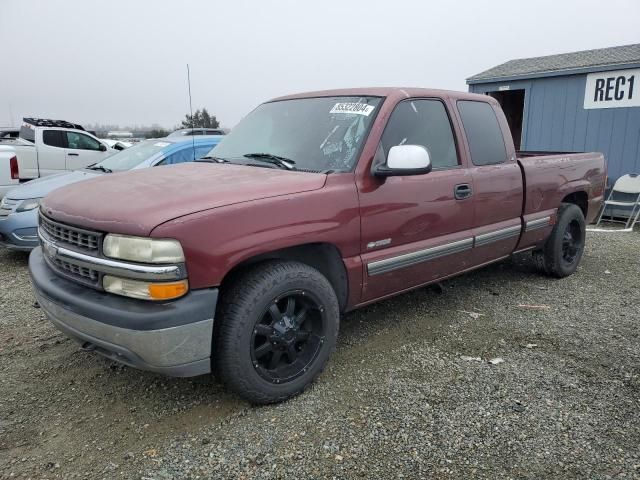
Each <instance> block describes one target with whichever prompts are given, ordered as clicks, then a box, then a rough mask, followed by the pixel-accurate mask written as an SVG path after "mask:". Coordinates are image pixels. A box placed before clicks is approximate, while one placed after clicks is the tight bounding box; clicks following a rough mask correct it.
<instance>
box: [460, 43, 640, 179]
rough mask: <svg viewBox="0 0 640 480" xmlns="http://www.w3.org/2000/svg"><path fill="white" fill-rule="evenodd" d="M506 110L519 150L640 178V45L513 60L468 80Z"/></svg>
mask: <svg viewBox="0 0 640 480" xmlns="http://www.w3.org/2000/svg"><path fill="white" fill-rule="evenodd" d="M467 84H468V85H469V91H470V92H475V93H484V94H488V95H491V96H493V97H495V98H496V99H497V100H498V101H499V102H500V104H501V105H502V108H503V110H504V111H505V115H506V116H507V120H508V122H509V125H510V126H511V129H512V132H513V136H514V143H515V144H516V148H517V149H519V150H528V151H545V152H546V151H558V152H585V151H598V152H603V153H604V154H605V158H606V159H607V166H608V175H609V185H612V184H613V182H615V180H616V179H617V178H618V177H620V176H621V175H624V174H626V173H640V44H636V45H626V46H620V47H612V48H603V49H598V50H587V51H583V52H574V53H564V54H560V55H550V56H546V57H536V58H525V59H518V60H511V61H509V62H506V63H503V64H501V65H498V66H497V67H494V68H491V69H489V70H486V71H484V72H482V73H479V74H477V75H474V76H472V77H470V78H468V79H467Z"/></svg>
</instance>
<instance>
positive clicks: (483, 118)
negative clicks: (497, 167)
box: [458, 100, 507, 166]
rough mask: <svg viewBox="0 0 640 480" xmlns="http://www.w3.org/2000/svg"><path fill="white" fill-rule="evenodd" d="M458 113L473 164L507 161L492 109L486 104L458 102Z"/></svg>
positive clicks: (469, 101) (470, 101) (471, 101)
mask: <svg viewBox="0 0 640 480" xmlns="http://www.w3.org/2000/svg"><path fill="white" fill-rule="evenodd" d="M458 111H459V112H460V118H462V126H463V127H464V131H465V134H466V135H467V142H468V143H469V150H471V161H472V162H473V164H474V165H478V166H480V165H494V164H496V163H504V162H505V161H506V160H507V149H506V147H505V146H504V138H503V136H502V130H501V129H500V124H499V123H498V118H497V117H496V112H494V111H493V107H491V105H490V104H488V103H486V102H476V101H473V100H460V101H458Z"/></svg>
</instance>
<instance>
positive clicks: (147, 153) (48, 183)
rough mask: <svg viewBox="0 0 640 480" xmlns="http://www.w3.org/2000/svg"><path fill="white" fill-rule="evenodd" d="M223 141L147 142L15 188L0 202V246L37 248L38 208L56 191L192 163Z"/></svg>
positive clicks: (164, 139)
mask: <svg viewBox="0 0 640 480" xmlns="http://www.w3.org/2000/svg"><path fill="white" fill-rule="evenodd" d="M220 139H221V137H219V136H217V137H213V136H209V137H199V138H197V139H196V140H195V142H194V141H193V140H192V139H188V140H187V139H184V138H161V139H154V140H147V141H144V142H141V143H138V144H137V145H135V146H133V147H130V148H128V149H126V150H123V151H121V152H119V153H116V154H114V155H112V156H110V157H109V158H106V159H105V160H103V161H102V162H100V163H97V164H95V165H92V166H89V167H87V168H85V169H82V170H76V171H74V172H64V173H59V174H56V175H50V176H48V177H45V178H41V179H38V180H32V181H30V182H28V183H25V184H23V185H21V186H19V187H15V188H13V190H10V191H9V192H8V193H7V195H6V196H5V197H4V198H3V199H2V202H0V246H2V247H5V248H9V249H11V250H25V251H28V250H31V249H33V248H34V247H37V246H38V208H37V207H38V205H39V204H40V201H41V200H42V198H43V197H44V196H46V195H48V194H49V193H50V192H52V191H53V190H55V189H56V188H60V187H62V186H64V185H70V184H72V183H76V182H79V181H82V180H87V179H89V178H95V177H101V176H103V175H105V174H107V173H112V172H124V171H127V170H139V169H143V168H148V167H156V166H159V165H174V164H178V163H183V162H188V161H192V160H194V159H197V158H200V157H202V156H204V155H206V154H207V153H208V152H209V151H210V150H211V149H212V148H213V147H215V146H216V145H217V144H218V143H219V142H220ZM0 155H1V153H0ZM0 161H1V157H0Z"/></svg>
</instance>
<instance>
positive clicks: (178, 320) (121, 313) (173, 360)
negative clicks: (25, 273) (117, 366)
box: [29, 248, 218, 377]
mask: <svg viewBox="0 0 640 480" xmlns="http://www.w3.org/2000/svg"><path fill="white" fill-rule="evenodd" d="M29 270H30V273H31V278H32V283H33V286H34V290H35V294H36V298H37V299H38V302H39V303H40V306H41V307H42V309H43V311H44V312H45V314H46V315H47V317H48V318H49V319H50V321H51V322H52V323H53V324H54V326H55V327H56V328H58V329H59V330H60V331H62V332H63V333H65V334H66V335H68V336H69V337H71V338H73V339H74V340H76V341H78V342H79V343H80V344H81V345H82V346H83V348H85V349H89V350H94V351H95V352H97V353H99V354H101V355H103V356H105V357H108V358H110V359H113V360H115V361H118V362H120V363H124V364H126V365H129V366H132V367H135V368H139V369H141V370H149V371H153V372H158V373H163V374H166V375H171V376H178V377H190V376H196V375H202V374H206V373H209V372H210V371H211V345H212V336H213V317H214V313H215V307H216V302H217V297H218V290H217V289H203V290H193V291H191V292H189V293H188V294H187V295H186V296H185V297H182V298H180V299H178V300H174V301H171V302H163V303H156V302H148V301H144V300H135V299H129V298H125V297H118V296H116V295H113V294H109V293H105V292H100V291H96V290H93V289H91V288H87V287H84V286H81V285H77V284H75V283H74V282H71V281H69V280H66V279H63V278H61V277H60V276H58V275H57V274H56V273H55V272H53V271H52V270H51V269H50V268H49V267H48V266H47V265H46V263H45V261H44V258H43V256H42V252H41V250H40V248H37V249H35V250H34V251H33V252H32V254H31V256H30V258H29Z"/></svg>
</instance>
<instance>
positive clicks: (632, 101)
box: [584, 69, 640, 109]
mask: <svg viewBox="0 0 640 480" xmlns="http://www.w3.org/2000/svg"><path fill="white" fill-rule="evenodd" d="M639 83H640V69H633V70H618V71H614V72H601V73H590V74H589V75H587V85H586V87H585V90H584V108H587V109H589V108H619V107H640V84H639Z"/></svg>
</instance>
